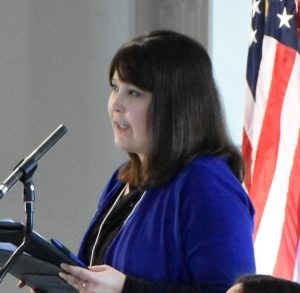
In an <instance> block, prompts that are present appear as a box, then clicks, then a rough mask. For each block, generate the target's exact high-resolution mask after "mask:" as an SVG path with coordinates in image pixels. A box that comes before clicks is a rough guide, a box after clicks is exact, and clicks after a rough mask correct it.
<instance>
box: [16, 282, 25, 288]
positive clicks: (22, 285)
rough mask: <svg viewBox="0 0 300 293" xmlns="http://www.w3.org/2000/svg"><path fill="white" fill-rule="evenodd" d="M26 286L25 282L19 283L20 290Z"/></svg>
mask: <svg viewBox="0 0 300 293" xmlns="http://www.w3.org/2000/svg"><path fill="white" fill-rule="evenodd" d="M24 286H26V284H25V282H24V281H23V280H21V281H19V282H18V288H23V287H24Z"/></svg>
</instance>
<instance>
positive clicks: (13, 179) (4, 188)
mask: <svg viewBox="0 0 300 293" xmlns="http://www.w3.org/2000/svg"><path fill="white" fill-rule="evenodd" d="M67 131H68V129H67V128H66V126H64V125H63V124H61V125H59V126H58V128H57V129H56V130H54V131H53V132H52V133H51V134H50V135H49V136H48V137H47V138H46V139H45V140H44V141H43V142H42V143H41V144H40V145H39V146H38V147H37V148H36V149H35V150H34V151H33V152H32V153H31V154H29V155H28V156H27V157H26V158H25V159H24V160H22V161H21V163H20V164H19V165H18V166H17V167H16V168H15V169H14V171H13V172H12V173H11V174H10V175H9V176H8V177H7V178H6V179H5V180H4V182H3V183H2V184H1V185H0V199H1V198H2V197H3V196H4V195H5V194H6V193H7V192H8V191H9V190H10V189H11V188H12V187H13V186H14V185H15V184H16V183H17V181H18V180H20V179H21V178H22V176H23V175H24V171H23V170H22V169H24V168H26V166H28V164H31V163H34V162H35V163H36V162H37V161H38V160H39V159H40V158H41V157H42V156H43V155H44V154H45V153H47V152H48V151H49V150H50V149H51V148H52V147H53V146H54V145H55V144H56V143H57V142H58V141H59V140H60V139H61V138H62V137H63V136H64V135H65V134H66V133H67Z"/></svg>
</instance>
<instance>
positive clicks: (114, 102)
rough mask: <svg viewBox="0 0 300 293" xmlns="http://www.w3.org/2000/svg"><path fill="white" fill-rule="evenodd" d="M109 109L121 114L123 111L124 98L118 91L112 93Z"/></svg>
mask: <svg viewBox="0 0 300 293" xmlns="http://www.w3.org/2000/svg"><path fill="white" fill-rule="evenodd" d="M110 100H111V109H112V110H113V111H116V112H121V111H123V110H124V97H123V94H122V92H120V91H118V92H116V93H112V94H111V97H110Z"/></svg>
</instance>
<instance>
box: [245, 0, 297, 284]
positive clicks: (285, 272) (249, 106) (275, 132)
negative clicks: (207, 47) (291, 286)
mask: <svg viewBox="0 0 300 293" xmlns="http://www.w3.org/2000/svg"><path fill="white" fill-rule="evenodd" d="M299 3H300V1H299V0H269V1H267V0H254V1H253V7H252V32H251V41H250V44H249V52H248V61H247V85H248V87H247V99H246V111H245V122H244V129H243V144H242V153H243V156H244V160H245V163H246V178H245V186H246V188H247V190H248V192H249V195H250V197H251V199H252V201H253V204H254V206H255V209H256V216H255V230H254V241H255V244H254V247H255V257H256V265H257V272H258V273H264V274H270V275H274V276H277V277H281V278H286V279H290V280H296V281H300V242H299V235H300V56H299V52H300V29H299V23H300V13H299V8H300V4H299Z"/></svg>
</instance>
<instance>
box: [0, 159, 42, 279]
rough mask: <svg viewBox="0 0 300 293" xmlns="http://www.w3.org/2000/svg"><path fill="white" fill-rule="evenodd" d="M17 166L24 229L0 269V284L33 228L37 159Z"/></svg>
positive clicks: (20, 252) (28, 240)
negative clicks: (18, 243) (19, 242)
mask: <svg viewBox="0 0 300 293" xmlns="http://www.w3.org/2000/svg"><path fill="white" fill-rule="evenodd" d="M22 162H23V161H21V162H20V163H19V164H18V165H17V167H18V166H20V165H21V163H22ZM17 167H16V168H17ZM19 168H20V170H21V171H22V172H23V176H22V177H21V178H20V181H21V182H22V183H23V186H24V194H23V201H24V209H25V216H26V223H25V231H24V236H23V241H22V243H21V244H20V245H19V246H18V247H17V249H16V250H15V251H14V253H13V254H12V255H11V256H10V258H9V259H8V260H7V262H6V263H5V265H4V266H3V267H2V268H1V270H0V284H1V282H2V281H3V279H4V277H5V276H6V274H7V273H8V272H9V270H10V269H11V268H12V266H13V265H14V263H15V262H16V261H17V259H18V258H19V256H20V255H21V254H22V253H23V252H24V251H25V249H26V247H27V246H28V244H29V242H30V238H31V235H32V230H33V210H34V201H35V191H34V186H33V181H32V176H33V174H34V172H35V170H36V168H37V161H36V160H34V159H32V160H29V161H27V162H26V163H25V164H23V165H22V166H21V167H19Z"/></svg>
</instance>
